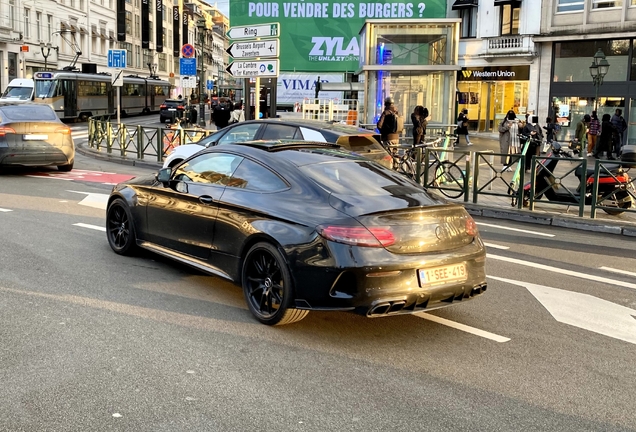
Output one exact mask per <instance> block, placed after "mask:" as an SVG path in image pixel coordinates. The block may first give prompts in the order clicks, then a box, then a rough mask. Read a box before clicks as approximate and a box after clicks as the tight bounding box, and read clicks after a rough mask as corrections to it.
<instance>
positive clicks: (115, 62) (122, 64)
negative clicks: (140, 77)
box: [108, 49, 126, 69]
mask: <svg viewBox="0 0 636 432" xmlns="http://www.w3.org/2000/svg"><path fill="white" fill-rule="evenodd" d="M108 67H109V68H117V69H125V68H126V50H113V49H109V50H108Z"/></svg>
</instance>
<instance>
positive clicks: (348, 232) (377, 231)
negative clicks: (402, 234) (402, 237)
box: [318, 226, 395, 247]
mask: <svg viewBox="0 0 636 432" xmlns="http://www.w3.org/2000/svg"><path fill="white" fill-rule="evenodd" d="M318 233H319V234H320V235H321V236H322V237H324V238H326V239H327V240H332V241H335V242H338V243H344V244H350V245H355V246H369V247H385V246H391V245H392V244H394V243H395V236H394V235H393V233H392V232H391V230H389V229H388V228H369V229H367V228H365V227H344V226H326V227H318Z"/></svg>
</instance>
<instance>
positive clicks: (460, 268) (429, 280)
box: [419, 263, 468, 286]
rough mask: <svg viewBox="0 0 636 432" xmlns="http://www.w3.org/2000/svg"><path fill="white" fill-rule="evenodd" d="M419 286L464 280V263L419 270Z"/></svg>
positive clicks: (466, 274) (465, 275) (465, 274)
mask: <svg viewBox="0 0 636 432" xmlns="http://www.w3.org/2000/svg"><path fill="white" fill-rule="evenodd" d="M419 273H420V286H428V285H436V284H442V283H447V282H453V281H461V280H466V278H467V276H468V273H466V264H464V263H461V264H451V265H447V266H442V267H433V268H429V269H422V270H419Z"/></svg>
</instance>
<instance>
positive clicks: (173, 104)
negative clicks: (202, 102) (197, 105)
mask: <svg viewBox="0 0 636 432" xmlns="http://www.w3.org/2000/svg"><path fill="white" fill-rule="evenodd" d="M185 106H186V102H185V101H184V100H182V99H166V100H165V101H164V102H163V103H162V104H161V105H159V121H160V122H161V123H165V122H166V121H168V122H170V123H174V122H175V120H176V119H177V118H183V114H184V113H185Z"/></svg>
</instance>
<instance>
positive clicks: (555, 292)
mask: <svg viewBox="0 0 636 432" xmlns="http://www.w3.org/2000/svg"><path fill="white" fill-rule="evenodd" d="M488 277H489V278H490V279H496V280H499V281H502V282H508V283H510V284H513V285H518V286H522V287H525V288H527V289H528V291H530V293H531V294H532V295H533V296H535V297H536V299H537V300H539V303H541V304H542V305H543V307H545V308H546V309H547V310H548V312H550V315H552V316H553V317H554V319H555V320H557V321H558V322H561V323H563V324H569V325H571V326H574V327H579V328H582V329H585V330H589V331H591V332H594V333H598V334H602V335H603V336H609V337H611V338H614V339H619V340H622V341H625V342H629V343H633V344H636V319H635V317H636V310H634V309H630V308H628V307H625V306H621V305H617V304H616V303H612V302H610V301H607V300H603V299H600V298H598V297H594V296H591V295H589V294H581V293H577V292H573V291H566V290H561V289H557V288H550V287H547V286H543V285H536V284H533V283H529V282H521V281H515V280H510V279H505V278H500V277H494V276H488Z"/></svg>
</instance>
